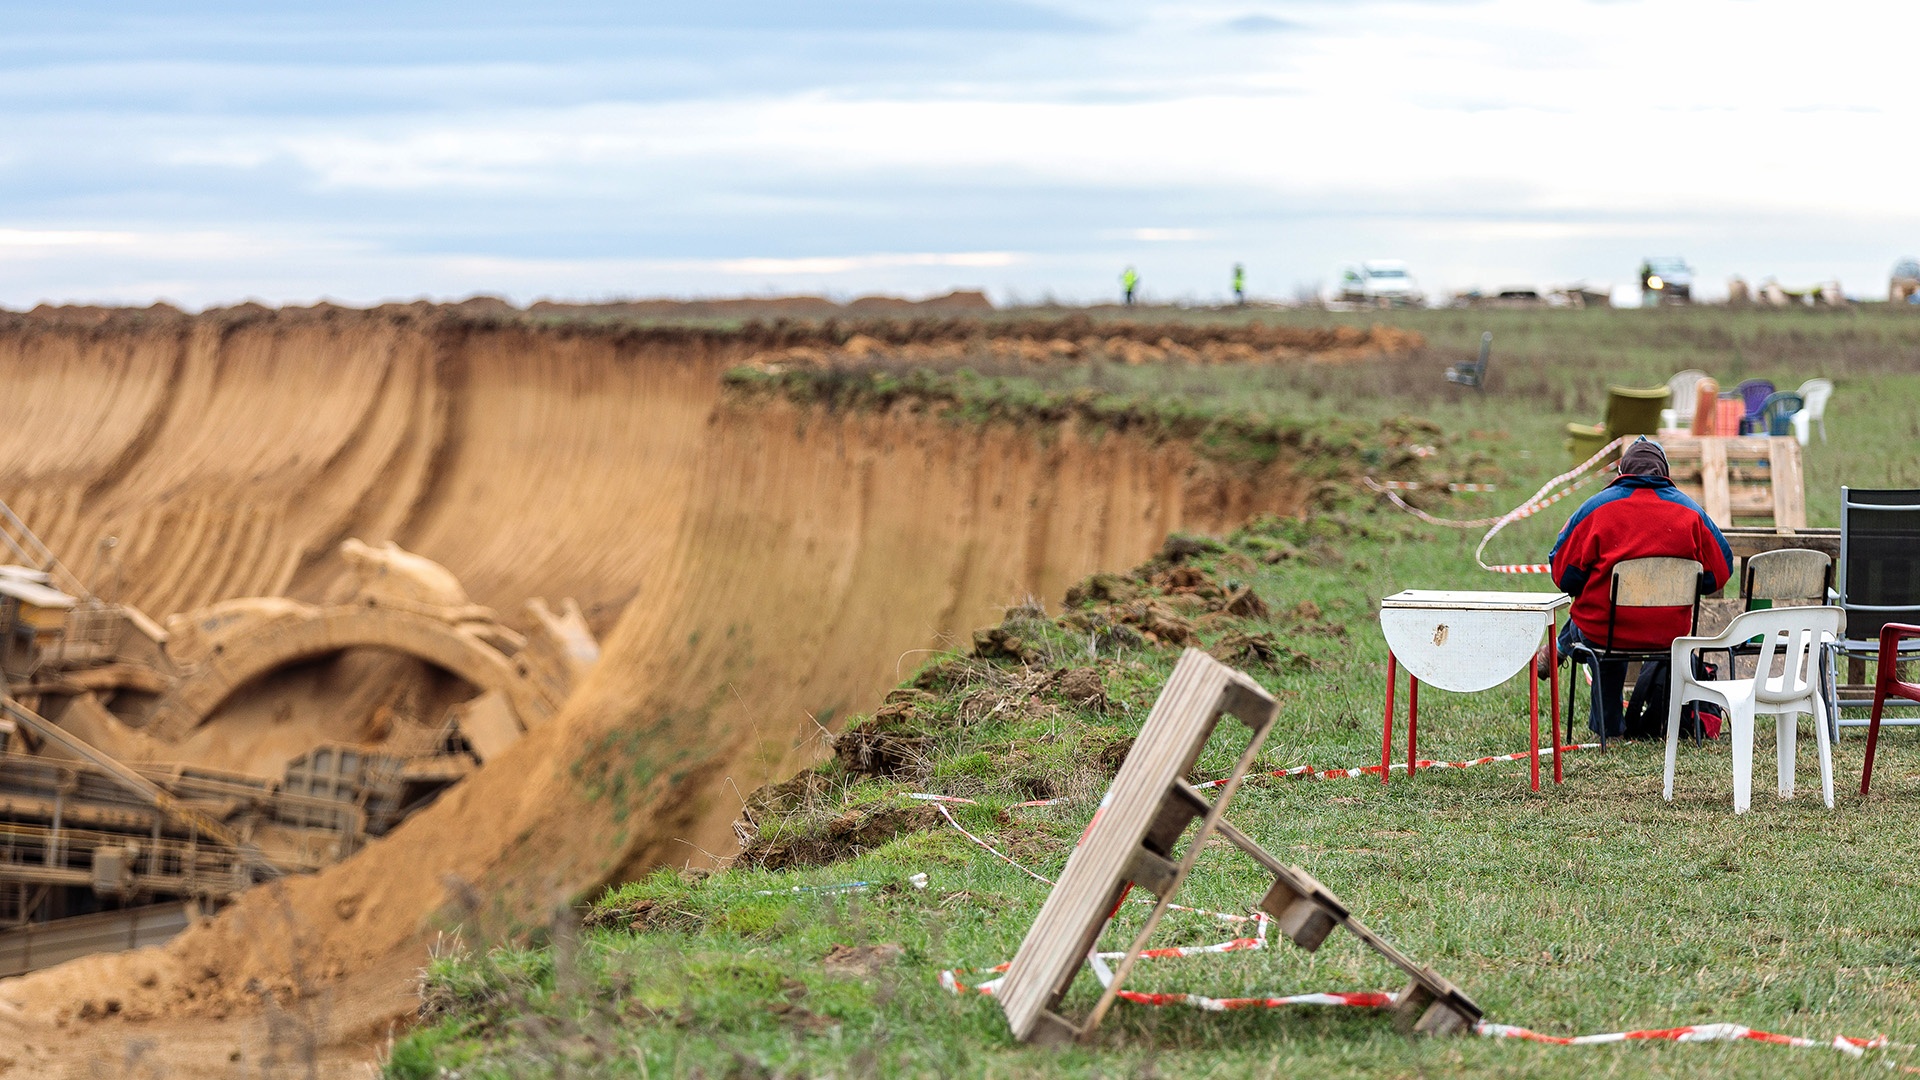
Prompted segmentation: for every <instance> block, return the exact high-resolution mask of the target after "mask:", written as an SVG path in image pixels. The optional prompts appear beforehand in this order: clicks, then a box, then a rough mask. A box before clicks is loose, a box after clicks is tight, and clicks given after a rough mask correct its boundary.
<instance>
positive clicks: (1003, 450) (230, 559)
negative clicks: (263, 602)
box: [0, 308, 1307, 1023]
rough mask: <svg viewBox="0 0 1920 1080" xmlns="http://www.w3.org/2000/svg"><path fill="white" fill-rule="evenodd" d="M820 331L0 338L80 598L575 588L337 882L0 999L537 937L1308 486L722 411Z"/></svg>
mask: <svg viewBox="0 0 1920 1080" xmlns="http://www.w3.org/2000/svg"><path fill="white" fill-rule="evenodd" d="M819 334H820V331H818V330H809V329H805V328H794V327H784V328H782V327H759V328H748V329H747V330H744V331H739V332H719V331H699V330H686V329H671V328H665V329H662V328H656V329H636V328H632V327H624V328H622V327H606V326H602V327H583V326H574V327H569V326H566V325H547V326H534V325H529V324H527V323H525V322H520V321H514V320H488V319H476V318H473V317H471V316H467V315H456V314H450V313H447V312H445V311H439V310H421V309H417V308H402V309H396V310H388V311H379V312H373V313H353V312H343V311H340V310H338V309H335V310H322V311H303V312H285V313H279V314H274V313H269V312H264V311H247V312H239V313H234V312H224V313H213V314H210V315H205V316H201V317H197V318H186V317H181V316H177V315H169V314H166V313H163V312H158V313H147V314H145V315H137V316H136V315H124V316H117V317H114V318H111V319H104V320H91V321H76V320H66V321H63V320H61V319H59V318H30V317H17V316H16V317H12V318H8V319H0V371H3V372H4V373H5V378H6V379H7V382H8V385H9V387H10V389H11V390H12V391H13V392H12V393H10V394H9V395H7V397H6V398H5V399H4V400H0V421H3V422H0V445H3V446H4V449H5V455H4V457H0V460H4V461H5V462H7V465H6V469H5V472H4V474H0V497H3V498H5V499H6V500H7V501H8V502H9V503H10V504H12V505H13V506H14V507H15V508H16V509H18V510H19V511H20V512H21V513H22V515H23V516H24V517H25V518H26V520H27V521H28V522H29V523H30V524H31V525H32V526H33V527H34V528H35V529H36V530H37V531H39V532H40V533H41V535H42V537H43V538H44V539H46V540H47V541H48V543H49V544H50V545H51V546H52V547H53V548H54V549H55V550H56V551H58V552H62V553H65V555H66V557H67V559H68V561H69V563H70V565H71V567H72V569H74V570H75V571H76V572H77V573H78V574H79V575H80V576H81V577H82V579H84V580H88V581H90V582H92V583H93V586H94V588H96V589H97V590H98V591H100V592H102V593H103V594H106V595H109V596H116V595H117V596H120V597H124V598H125V599H127V600H129V601H131V602H133V603H136V604H139V605H140V606H142V607H143V608H146V609H147V610H148V611H149V612H150V613H152V614H154V615H156V616H164V615H165V614H168V613H170V612H172V611H175V610H179V609H182V608H187V607H193V606H198V605H202V604H206V603H209V602H211V601H214V600H218V599H221V598H224V597H230V596H236V595H246V594H263V593H284V594H287V595H291V596H295V597H300V598H305V599H311V598H313V597H314V595H315V594H316V592H317V591H319V590H320V589H322V588H324V586H325V585H326V583H327V582H328V581H329V580H330V576H331V569H330V568H329V567H328V565H327V564H326V556H327V555H328V554H329V553H330V552H332V551H333V550H334V548H335V547H336V546H337V545H338V544H339V542H340V541H341V540H342V539H343V538H345V537H348V536H354V537H359V538H360V539H362V540H365V541H367V542H369V543H380V542H383V541H386V540H393V541H396V542H397V543H399V544H400V545H401V546H402V547H404V548H406V549H408V550H410V551H414V552H417V553H419V554H421V555H424V556H426V557H428V558H431V559H434V560H436V561H438V562H440V563H441V564H443V565H444V566H446V567H447V568H448V569H449V570H451V571H452V572H453V573H454V574H455V575H457V576H458V577H459V578H460V579H461V581H462V582H463V583H464V584H465V585H466V587H467V589H468V591H469V592H470V593H471V595H472V596H473V598H474V600H476V601H477V602H480V603H484V604H488V605H490V606H492V607H495V608H497V609H499V610H500V611H501V613H502V614H503V615H506V616H508V617H512V616H513V615H515V614H516V613H517V612H518V610H519V607H520V604H521V603H522V602H523V601H524V600H525V599H526V598H527V597H530V596H548V597H560V596H575V597H578V598H579V599H580V601H581V602H582V605H583V607H584V608H585V609H586V610H587V612H588V614H589V617H590V618H591V619H592V620H593V621H594V622H595V623H596V629H597V630H598V631H600V634H601V637H602V642H603V654H602V660H601V662H600V663H599V665H598V666H597V668H595V670H594V671H593V673H592V675H591V676H590V677H589V678H588V679H587V681H586V682H585V684H584V685H582V686H581V687H580V688H579V689H578V690H577V691H576V692H575V694H574V696H573V697H572V698H571V699H570V701H569V702H568V703H567V705H566V706H565V707H564V708H563V709H562V710H561V712H560V713H559V715H557V716H556V717H555V718H554V719H553V720H551V721H549V722H548V723H546V724H545V725H544V726H542V727H540V728H538V729H537V730H535V731H534V732H532V733H531V734H530V735H529V736H528V737H526V738H525V739H524V740H522V741H521V742H520V743H519V744H517V745H516V746H515V747H514V748H513V749H512V750H510V751H509V752H508V753H506V754H505V755H503V756H501V757H499V758H497V759H494V760H491V761H489V762H488V763H487V765H486V766H485V767H483V768H482V769H480V770H479V771H478V772H477V773H476V774H475V775H474V777H473V778H472V779H470V780H469V781H467V782H466V783H464V784H462V785H461V786H460V787H459V788H457V789H455V790H454V791H453V792H451V793H450V794H448V795H447V796H446V797H443V798H442V799H441V800H440V801H439V802H438V803H436V804H435V805H433V806H432V807H430V808H429V809H427V810H426V811H424V812H422V813H421V814H419V815H417V816H415V817H414V818H412V819H410V820H409V821H408V822H407V823H406V824H405V825H403V826H402V827H401V828H400V829H398V830H396V831H395V833H394V834H392V835H391V836H389V837H387V838H385V839H384V840H380V841H377V842H375V843H373V844H372V845H371V846H369V847H368V848H367V849H366V850H365V851H363V852H362V853H361V854H359V855H357V856H356V857H354V858H353V859H351V860H349V861H348V862H346V863H343V864H341V865H339V866H337V867H334V868H332V869H330V870H327V871H325V872H323V873H321V874H318V875H315V876H313V877H310V878H303V879H295V880H289V881H286V882H285V883H284V884H281V885H276V886H273V887H270V888H263V889H256V890H254V891H253V892H252V893H250V894H248V895H247V896H246V897H244V898H243V899H242V901H241V902H239V903H238V904H236V905H234V907H233V908H231V909H230V910H229V911H228V912H226V913H225V914H223V915H222V916H221V917H219V918H218V919H215V920H213V921H211V922H210V923H208V924H205V925H203V926H200V927H198V928H195V929H193V930H190V931H188V932H187V933H185V934H183V935H182V936H181V937H180V938H178V939H176V941H175V942H174V943H172V944H170V945H169V946H166V947H162V948H160V949H149V950H144V951H141V952H138V953H132V954H124V955H118V956H102V957H94V958H89V959H87V960H83V961H80V962H78V963H76V964H72V965H68V966H66V967H64V968H59V969H54V970H52V971H49V972H44V973H41V974H38V975H34V976H28V977H26V978H24V979H20V980H14V981H12V982H7V983H0V1002H8V1001H11V1002H13V1003H15V1004H17V1005H18V1006H20V1007H21V1008H23V1009H25V1010H26V1012H27V1015H28V1016H29V1018H30V1019H31V1020H32V1021H33V1022H36V1023H39V1022H45V1021H48V1020H50V1019H53V1018H58V1017H88V1016H96V1015H99V1016H106V1015H115V1016H120V1017H126V1018H143V1017H153V1016H166V1015H175V1016H178V1015H203V1016H219V1015H225V1014H226V1013H228V1012H230V1011H234V1010H241V1009H246V1008H249V1007H254V1006H257V1005H258V1004H259V1003H260V1002H261V1001H262V1000H263V997H265V998H274V997H279V998H284V997H286V996H288V995H290V994H292V993H294V992H295V991H298V990H305V989H311V988H312V987H313V986H314V985H320V984H324V983H326V982H327V981H328V980H330V979H335V978H337V977H339V976H341V975H343V974H346V973H350V972H353V971H357V970H364V969H367V968H370V967H373V966H375V965H377V964H380V963H382V962H390V961H391V959H392V957H393V956H394V955H395V953H396V951H397V950H402V949H408V948H417V947H418V944H419V942H420V940H421V935H422V934H423V933H430V931H431V930H432V929H433V928H434V927H435V926H437V925H446V923H447V922H450V921H452V920H454V919H456V918H461V917H472V918H477V919H480V920H481V921H485V922H488V923H489V924H490V925H492V926H495V927H504V926H513V925H540V924H544V923H545V922H546V921H547V919H548V918H549V917H550V916H551V913H552V912H553V910H554V909H555V908H556V907H558V906H560V905H564V904H567V903H570V902H572V901H574V900H576V899H578V898H579V897H580V896H581V895H582V893H583V892H586V891H588V890H591V889H593V888H594V887H596V886H597V885H599V884H601V883H604V882H607V881H610V880H615V879H618V878H621V877H624V876H627V875H631V874H637V873H639V872H642V871H644V870H646V869H648V868H650V867H652V866H656V865H660V864H663V863H664V864H679V863H683V862H686V861H688V860H689V859H694V860H696V861H698V860H700V858H701V853H702V850H703V849H704V850H706V851H709V852H714V853H716V854H722V855H724V854H726V853H727V852H729V851H731V849H732V848H731V832H730V831H729V829H728V823H729V822H730V821H731V819H732V818H733V816H734V815H735V813H736V812H737V811H738V809H739V806H740V803H739V801H738V798H737V796H736V795H735V792H736V791H750V790H753V789H754V788H755V787H757V786H759V785H760V784H761V783H763V782H765V781H766V780H768V779H770V778H774V777H777V776H779V775H782V774H784V773H788V772H791V771H792V770H793V769H795V768H797V767H799V766H800V765H801V764H803V763H806V762H809V761H811V760H813V759H814V758H815V756H816V755H817V753H818V752H819V750H820V745H819V742H818V736H819V735H820V733H821V731H822V728H821V726H820V725H822V724H831V723H832V722H833V719H834V718H836V717H842V716H845V715H847V714H848V713H851V712H854V711H860V710H865V709H868V708H871V706H872V705H873V704H874V702H875V701H876V700H877V699H878V696H879V694H880V693H881V692H883V691H884V690H885V689H886V688H887V687H889V686H891V685H892V684H893V683H894V682H895V681H896V680H897V679H898V678H900V677H902V676H904V675H905V674H906V673H907V672H908V671H910V670H911V669H912V668H913V667H915V666H916V665H917V664H918V663H919V662H920V660H921V659H922V658H923V657H924V656H925V654H926V652H927V651H929V650H939V649H943V648H947V647H950V646H953V647H959V648H963V649H964V648H965V647H966V645H967V642H968V636H967V635H968V634H969V633H970V631H971V630H972V629H974V628H975V627H977V626H981V625H987V624H990V623H993V622H997V621H998V615H999V611H1000V609H1001V608H1002V607H1004V606H1006V605H1008V604H1010V603H1014V602H1017V601H1019V600H1021V599H1022V598H1024V597H1027V596H1043V597H1044V596H1058V595H1060V594H1061V593H1062V592H1063V591H1064V590H1065V588H1066V586H1067V585H1068V584H1069V583H1071V582H1072V581H1074V580H1076V579H1078V578H1079V577H1081V576H1083V575H1084V574H1086V573H1088V572H1090V571H1093V570H1096V569H1101V568H1106V567H1115V566H1131V565H1133V564H1135V563H1137V562H1139V561H1140V560H1141V559H1142V558H1144V557H1145V556H1146V555H1147V554H1149V553H1150V552H1152V551H1153V550H1154V549H1155V548H1157V547H1158V545H1159V544H1160V542H1161V540H1162V538H1163V537H1164V536H1165V534H1166V533H1167V532H1168V531H1170V530H1175V529H1219V528H1225V527H1228V526H1230V525H1233V524H1236V523H1238V522H1239V521H1241V520H1244V519H1245V518H1246V517H1248V516H1250V515H1251V514H1253V513H1255V512H1258V511H1262V510H1276V511H1281V512H1290V511H1294V510H1296V509H1298V508H1299V507H1300V505H1301V504H1302V502H1303V500H1304V498H1305V497H1306V490H1307V486H1306V484H1305V483H1304V482H1303V481H1301V480H1300V479H1299V478H1297V477H1296V476H1295V475H1294V473H1293V471H1292V465H1293V464H1294V463H1292V462H1289V461H1285V460H1282V461H1276V462H1273V463H1271V464H1268V465H1265V466H1259V467H1257V468H1256V467H1254V466H1246V467H1243V468H1240V469H1238V470H1230V469H1227V468H1226V467H1223V466H1219V465H1216V464H1212V463H1209V462H1205V461H1202V460H1199V459H1197V458H1196V457H1194V456H1193V455H1192V454H1191V453H1189V452H1188V451H1187V450H1186V449H1185V447H1184V446H1182V445H1181V444H1178V443H1167V444H1161V445H1155V444H1152V443H1149V442H1147V441H1145V440H1143V439H1138V438H1135V437H1131V436H1127V435H1124V434H1117V433H1112V432H1108V433H1105V434H1104V435H1100V436H1094V435H1088V434H1083V433H1081V432H1079V431H1077V430H1075V429H1074V428H1072V427H1070V426H1069V427H1066V428H1063V429H1059V430H1057V431H1054V432H1050V433H1048V435H1047V437H1045V438H1038V437H1036V435H1035V433H1034V432H1032V431H1029V430H1024V429H1019V428H1015V427H1012V426H1008V425H994V426H988V427H983V428H962V427H958V426H955V425H952V424H947V423H940V422H936V421H932V420H928V419H926V418H923V417H916V416H913V415H910V414H907V413H904V412H893V413H889V412H877V413H869V412H844V413H829V412H822V411H814V410H809V409H805V408H801V407H799V406H794V405H791V404H786V403H780V402H772V403H765V404H756V405H749V404H745V403H740V402H730V401H725V400H723V398H722V394H721V383H720V379H719V376H720V374H721V373H722V372H723V371H724V370H725V369H727V368H728V367H730V366H733V365H737V364H739V363H740V362H741V361H742V360H743V359H744V358H745V357H747V356H750V355H753V354H754V353H756V352H761V351H764V350H766V349H768V348H774V347H779V348H786V347H793V346H794V345H800V344H806V343H807V342H808V341H809V340H820V339H819V336H818V335H819ZM808 335H814V337H813V338H812V339H809V337H808ZM105 536H114V537H117V538H118V542H117V544H116V545H114V546H113V547H111V548H110V549H102V548H101V547H100V545H99V541H100V539H101V538H102V537H105ZM96 554H98V555H99V557H98V558H96ZM463 905H465V906H464V907H463ZM0 1011H4V1010H0Z"/></svg>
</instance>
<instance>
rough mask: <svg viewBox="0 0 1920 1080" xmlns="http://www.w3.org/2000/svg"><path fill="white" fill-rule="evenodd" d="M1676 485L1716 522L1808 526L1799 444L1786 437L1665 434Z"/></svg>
mask: <svg viewBox="0 0 1920 1080" xmlns="http://www.w3.org/2000/svg"><path fill="white" fill-rule="evenodd" d="M1662 445H1663V446H1664V448H1665V450H1666V452H1667V462H1668V465H1669V467H1670V469H1671V475H1672V478H1673V483H1674V486H1675V487H1678V488H1679V489H1680V490H1682V491H1684V492H1686V493H1687V494H1688V495H1691V496H1693V498H1694V499H1695V501H1697V502H1699V504H1700V506H1701V508H1702V509H1704V510H1706V512H1707V516H1708V517H1710V518H1712V519H1713V521H1714V524H1716V525H1719V526H1720V527H1722V528H1729V527H1732V526H1733V525H1735V524H1736V523H1738V524H1743V525H1757V524H1763V523H1765V524H1771V525H1773V526H1774V527H1776V528H1782V529H1804V528H1806V527H1807V496H1806V485H1805V481H1804V479H1803V478H1802V476H1801V473H1800V444H1799V443H1798V442H1797V441H1795V440H1794V438H1793V437H1792V436H1790V435H1745V436H1739V437H1734V438H1718V437H1714V436H1700V437H1697V438H1680V437H1675V438H1669V439H1667V440H1665V442H1664V443H1663V444H1662Z"/></svg>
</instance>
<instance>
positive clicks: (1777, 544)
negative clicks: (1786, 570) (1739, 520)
mask: <svg viewBox="0 0 1920 1080" xmlns="http://www.w3.org/2000/svg"><path fill="white" fill-rule="evenodd" d="M1720 534H1721V535H1722V536H1725V537H1726V538H1727V546H1728V547H1731V548H1732V549H1733V557H1734V558H1736V559H1745V558H1749V557H1751V556H1754V555H1758V554H1760V553H1761V552H1763V551H1779V550H1780V549H1782V548H1811V549H1813V550H1814V551H1821V552H1825V553H1826V554H1828V555H1831V556H1833V557H1834V558H1836V559H1837V558H1839V557H1840V530H1839V529H1741V528H1733V529H1721V530H1720Z"/></svg>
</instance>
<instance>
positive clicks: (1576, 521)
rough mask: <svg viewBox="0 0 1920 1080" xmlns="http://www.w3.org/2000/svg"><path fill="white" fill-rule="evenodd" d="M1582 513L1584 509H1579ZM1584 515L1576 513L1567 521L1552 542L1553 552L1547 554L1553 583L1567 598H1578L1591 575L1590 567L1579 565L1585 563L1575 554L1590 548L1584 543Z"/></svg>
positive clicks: (1585, 531)
mask: <svg viewBox="0 0 1920 1080" xmlns="http://www.w3.org/2000/svg"><path fill="white" fill-rule="evenodd" d="M1581 509H1582V510H1583V511H1584V510H1585V509H1586V507H1584V506H1583V507H1581ZM1585 524H1586V515H1585V514H1583V513H1576V514H1574V516H1573V517H1571V518H1568V519H1567V523H1566V525H1565V526H1563V527H1562V528H1561V529H1560V536H1559V538H1558V539H1556V540H1555V541H1554V542H1553V550H1552V551H1550V552H1548V553H1547V567H1548V568H1549V569H1550V570H1551V571H1552V577H1553V583H1554V584H1555V585H1556V586H1558V587H1559V589H1560V591H1561V592H1563V593H1566V594H1567V595H1568V596H1579V595H1580V590H1581V589H1584V588H1586V587H1587V578H1589V577H1591V576H1592V575H1593V567H1592V566H1591V565H1585V566H1582V565H1579V564H1580V563H1585V562H1587V560H1586V559H1584V558H1580V557H1579V556H1578V555H1577V554H1576V553H1577V552H1580V551H1582V550H1584V549H1585V548H1587V547H1589V546H1591V545H1590V544H1587V543H1585V542H1584V541H1585V538H1586V534H1587V532H1588V530H1587V529H1585V528H1583V526H1585Z"/></svg>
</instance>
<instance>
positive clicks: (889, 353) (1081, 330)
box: [749, 315, 1426, 370]
mask: <svg viewBox="0 0 1920 1080" xmlns="http://www.w3.org/2000/svg"><path fill="white" fill-rule="evenodd" d="M1425 346H1426V339H1425V338H1424V337H1422V336H1421V335H1419V334H1417V333H1414V332H1413V331H1411V330H1402V329H1399V328H1398V327H1393V326H1384V325H1375V326H1371V327H1367V328H1365V329H1362V328H1360V327H1357V326H1321V327H1302V326H1283V325H1276V324H1272V323H1257V322H1253V323H1240V324H1232V325H1225V324H1219V323H1193V322H1168V323H1154V322H1132V321H1116V320H1095V319H1092V318H1089V317H1087V316H1085V315H1073V316H1068V317H1066V318H1060V319H1039V318H1024V319H1007V320H997V321H994V322H974V321H962V320H944V321H943V320H932V319H920V320H914V321H913V322H909V323H906V324H895V325H892V326H887V327H876V328H872V329H871V330H869V329H867V328H859V329H855V330H854V331H853V332H851V333H848V334H847V335H846V336H845V337H844V339H843V340H841V341H839V342H837V343H824V344H812V343H808V344H802V345H794V346H790V347H787V348H784V349H769V350H766V351H763V352H759V353H756V354H754V355H753V356H752V357H751V359H750V361H749V362H750V363H752V364H753V365H754V366H756V367H759V368H761V369H762V370H769V369H771V370H779V369H784V368H795V367H798V368H829V367H849V366H856V365H866V364H925V365H933V366H936V367H937V366H942V365H947V366H952V365H959V364H968V365H974V366H980V365H993V366H1002V365H1019V364H1076V363H1078V364H1086V363H1110V364H1128V365H1136V364H1162V363H1177V364H1284V363H1302V362H1304V363H1320V364H1325V363H1349V362H1352V361H1355V360H1363V359H1368V358H1371V357H1379V356H1395V355H1402V354H1406V353H1410V352H1413V351H1414V350H1417V349H1421V348H1424V347H1425Z"/></svg>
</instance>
